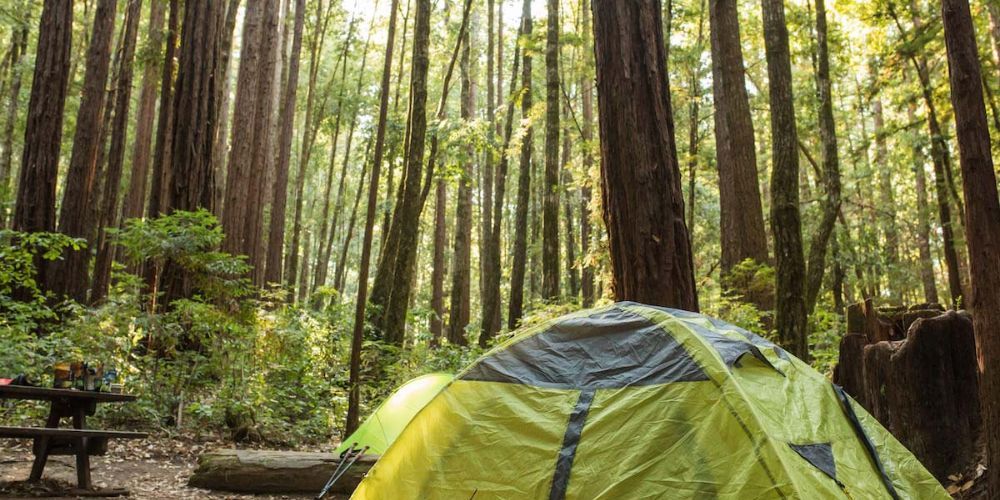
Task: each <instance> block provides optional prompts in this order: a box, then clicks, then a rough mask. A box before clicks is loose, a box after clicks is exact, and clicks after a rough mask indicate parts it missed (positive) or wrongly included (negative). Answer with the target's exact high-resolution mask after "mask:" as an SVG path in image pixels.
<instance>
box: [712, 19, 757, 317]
mask: <svg viewBox="0 0 1000 500" xmlns="http://www.w3.org/2000/svg"><path fill="white" fill-rule="evenodd" d="M709 6H710V7H709V8H710V11H709V28H710V31H711V36H710V38H711V45H712V89H713V93H714V96H715V144H716V146H715V151H716V158H717V161H716V163H717V164H718V168H719V204H720V211H721V235H722V273H723V275H726V274H729V272H730V271H731V270H732V269H733V267H734V266H736V265H737V264H739V263H740V262H743V261H744V260H746V259H752V260H753V261H755V262H757V263H761V264H763V263H766V262H767V233H766V232H765V230H764V212H763V209H762V208H761V202H760V188H759V186H758V183H759V181H758V180H757V156H756V153H755V152H754V132H753V122H752V121H751V118H750V102H749V98H748V97H747V90H746V81H745V80H744V69H743V51H742V50H741V49H740V26H739V15H738V13H737V11H736V0H710V3H709ZM748 298H749V297H748Z"/></svg>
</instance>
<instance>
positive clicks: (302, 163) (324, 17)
mask: <svg viewBox="0 0 1000 500" xmlns="http://www.w3.org/2000/svg"><path fill="white" fill-rule="evenodd" d="M332 5H333V3H332V2H331V3H330V4H328V5H327V8H326V9H325V10H322V9H321V10H319V11H318V12H317V16H319V19H318V20H317V22H316V24H315V26H316V27H315V29H314V32H313V34H312V37H311V42H310V44H309V82H308V83H307V84H306V111H305V118H304V124H303V135H302V141H301V144H300V149H299V161H298V164H299V165H298V172H296V174H295V210H294V214H293V216H292V241H291V242H290V243H289V247H288V250H287V252H286V253H287V255H288V261H287V262H288V269H287V270H286V271H285V274H286V275H287V278H288V285H289V286H291V287H292V288H294V287H295V284H296V282H297V281H301V279H299V278H301V276H299V275H300V274H301V273H300V272H299V251H300V242H301V238H302V228H303V224H302V208H303V205H304V203H305V186H306V175H307V174H308V170H309V160H310V158H311V157H312V147H313V143H314V142H315V140H316V135H317V134H318V133H319V123H320V121H321V120H319V119H318V118H317V116H318V115H319V114H321V113H316V112H315V108H316V104H317V101H316V99H317V96H316V95H315V94H316V83H317V80H318V78H319V69H320V63H321V56H322V52H323V44H324V41H325V39H326V31H327V26H328V25H329V23H330V19H331V17H333V16H332V13H331V12H330V11H331V8H332V7H331V6H332ZM318 7H322V6H321V5H320V6H318ZM350 29H353V24H352V25H351V28H350ZM338 61H340V59H339V58H338ZM335 73H336V67H334V74H335ZM333 80H334V79H333V78H331V79H330V80H329V81H331V82H332V81H333ZM323 94H324V99H326V97H327V96H328V95H329V93H327V92H324V93H323ZM325 104H326V103H325V101H323V103H322V104H321V105H320V106H319V107H320V108H325ZM302 250H303V251H304V249H302ZM298 295H299V294H296V296H297V297H298Z"/></svg>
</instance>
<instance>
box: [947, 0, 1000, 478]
mask: <svg viewBox="0 0 1000 500" xmlns="http://www.w3.org/2000/svg"><path fill="white" fill-rule="evenodd" d="M941 13H942V18H943V20H944V40H945V46H946V48H947V52H948V73H949V75H950V81H951V102H952V107H953V108H954V109H955V125H956V132H957V133H956V136H957V139H958V152H959V164H960V165H961V168H962V179H963V181H964V182H963V190H964V192H965V200H966V202H967V203H968V205H967V211H966V213H965V216H966V224H965V227H966V230H967V231H968V240H969V263H970V266H971V268H970V270H971V273H970V274H971V285H972V286H971V290H970V291H971V292H972V293H971V297H970V299H971V300H970V305H971V306H972V318H973V323H974V326H975V332H976V351H977V355H978V359H979V381H980V382H979V384H980V385H979V387H980V400H981V401H982V411H983V420H984V422H983V431H984V434H985V437H986V448H987V452H986V463H987V476H986V477H987V485H988V490H989V496H991V497H995V496H997V495H1000V468H998V467H996V464H998V463H1000V371H998V370H997V368H996V361H997V360H998V359H1000V338H997V335H996V333H997V331H1000V196H998V194H997V177H996V173H995V172H994V170H993V156H992V150H991V148H990V132H989V125H988V124H987V122H986V108H985V107H984V105H983V88H982V86H981V82H982V81H983V80H982V74H981V69H980V66H979V52H978V49H977V48H976V35H975V30H974V27H973V23H972V14H971V12H970V11H969V2H968V1H967V0H942V2H941Z"/></svg>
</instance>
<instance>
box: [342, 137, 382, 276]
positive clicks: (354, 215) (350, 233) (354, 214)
mask: <svg viewBox="0 0 1000 500" xmlns="http://www.w3.org/2000/svg"><path fill="white" fill-rule="evenodd" d="M373 139H374V136H371V135H369V136H368V145H367V146H365V158H364V160H363V161H364V164H363V166H362V168H361V179H359V180H358V189H357V190H356V192H355V195H354V206H353V207H352V208H351V219H350V220H349V221H347V235H346V236H344V245H343V246H342V247H341V250H340V258H339V259H337V273H336V275H335V276H334V278H333V286H334V288H336V289H337V290H338V291H339V292H340V293H341V295H343V293H344V292H345V291H346V287H345V286H344V280H345V279H346V278H345V277H346V276H347V251H348V250H349V249H350V247H351V240H352V239H353V238H354V226H355V224H356V223H357V220H358V205H360V204H361V198H362V195H363V194H364V188H365V175H367V174H368V163H369V162H371V152H372V140H373Z"/></svg>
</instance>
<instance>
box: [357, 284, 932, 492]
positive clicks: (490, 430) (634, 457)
mask: <svg viewBox="0 0 1000 500" xmlns="http://www.w3.org/2000/svg"><path fill="white" fill-rule="evenodd" d="M352 498H356V499H365V500H368V499H392V500H397V499H474V500H487V499H500V498H504V499H535V498H549V499H563V498H571V499H598V498H600V499H626V498H627V499H632V498H678V499H687V498H705V499H708V498H726V499H751V498H753V499H757V498H808V499H818V498H822V499H827V498H829V499H837V498H841V499H846V498H850V499H862V498H864V499H868V498H899V499H935V498H941V499H946V498H949V497H948V495H947V494H946V493H945V491H944V489H943V488H942V487H941V486H940V485H939V484H938V483H937V481H935V480H934V478H933V477H932V476H931V475H930V474H929V473H928V472H927V470H926V469H924V467H923V466H922V465H920V463H919V462H918V461H917V460H916V458H914V456H913V455H912V454H910V453H909V452H908V451H907V450H906V449H905V448H904V447H903V446H902V445H901V444H900V443H899V442H898V441H896V439H894V438H893V437H892V436H891V435H890V434H889V433H888V432H887V431H886V430H885V429H884V428H883V427H882V426H880V425H879V424H878V422H877V421H875V419H874V418H872V417H871V416H869V415H868V414H867V413H866V412H865V411H864V410H863V409H862V408H861V407H860V406H859V405H857V404H856V403H855V402H854V401H852V400H851V399H850V398H849V397H848V396H846V395H845V394H844V393H843V392H842V391H841V390H840V389H839V388H838V387H836V386H834V385H833V384H831V383H830V382H829V381H828V380H827V379H826V378H825V377H824V376H822V375H821V374H819V373H818V372H816V371H815V370H813V369H812V368H811V367H810V366H809V365H807V364H806V363H804V362H802V361H800V360H798V359H796V358H795V357H793V356H791V355H790V354H788V353H787V352H785V351H784V350H782V349H781V348H780V347H777V346H775V345H774V344H772V343H771V342H768V341H767V340H765V339H763V338H761V337H759V336H757V335H754V334H752V333H750V332H747V331H745V330H743V329H740V328H738V327H735V326H733V325H730V324H727V323H724V322H721V321H718V320H715V319H712V318H708V317H706V316H702V315H700V314H694V313H689V312H684V311H678V310H672V309H666V308H659V307H650V306H645V305H641V304H636V303H630V302H621V303H617V304H614V305H611V306H609V307H603V308H598V309H591V310H586V311H580V312H577V313H574V314H570V315H567V316H563V317H561V318H558V319H555V320H552V321H550V322H547V323H545V324H542V325H539V326H537V327H533V328H530V329H527V330H524V331H522V332H520V333H519V334H517V335H516V336H515V337H513V338H512V339H511V340H509V341H507V342H505V343H504V344H502V345H500V346H498V347H496V348H494V349H493V350H491V351H490V352H489V353H487V354H486V355H485V356H483V357H482V358H480V359H479V360H477V361H476V362H475V363H473V364H472V365H471V366H469V367H468V368H467V369H466V370H465V371H464V372H462V373H460V374H459V375H457V376H456V377H455V380H454V381H452V382H451V383H450V384H448V385H447V386H446V387H445V388H444V389H443V390H441V391H440V392H439V393H438V394H437V395H436V396H435V397H434V398H433V399H432V400H431V401H430V402H429V403H428V404H427V405H426V406H425V407H424V408H423V409H422V410H420V412H419V413H417V415H416V416H415V417H414V418H413V420H412V421H410V423H409V425H407V426H406V429H404V430H403V432H402V433H401V434H400V435H399V437H398V438H397V439H396V440H395V442H393V443H392V445H391V446H390V447H389V449H388V450H387V451H386V452H385V454H384V455H383V456H382V457H381V459H380V460H379V461H378V462H377V463H376V464H375V466H374V467H373V468H372V470H371V471H370V472H369V474H368V476H367V477H366V478H365V479H364V480H363V481H362V482H361V484H360V486H359V487H358V488H357V490H356V491H355V493H354V496H353V497H352Z"/></svg>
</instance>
